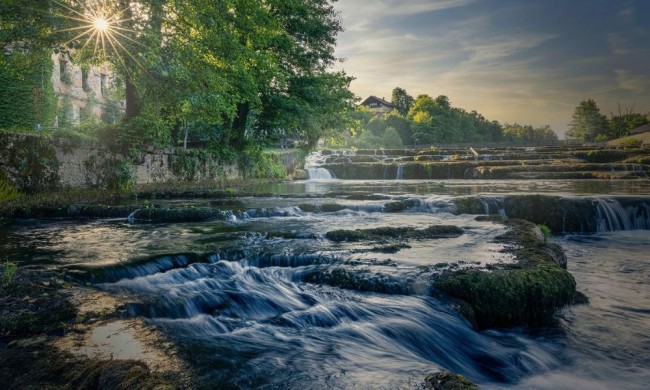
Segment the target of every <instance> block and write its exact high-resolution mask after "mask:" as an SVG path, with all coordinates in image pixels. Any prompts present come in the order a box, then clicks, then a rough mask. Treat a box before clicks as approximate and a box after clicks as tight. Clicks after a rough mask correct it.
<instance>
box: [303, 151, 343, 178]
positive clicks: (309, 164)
mask: <svg viewBox="0 0 650 390" xmlns="http://www.w3.org/2000/svg"><path fill="white" fill-rule="evenodd" d="M325 159H326V156H323V154H322V152H320V151H317V152H312V153H310V154H309V155H308V156H307V158H305V170H306V171H307V174H308V175H309V180H328V179H335V178H336V177H335V176H334V175H333V174H332V172H330V171H328V170H327V169H325V168H323V167H321V165H323V164H324V163H325Z"/></svg>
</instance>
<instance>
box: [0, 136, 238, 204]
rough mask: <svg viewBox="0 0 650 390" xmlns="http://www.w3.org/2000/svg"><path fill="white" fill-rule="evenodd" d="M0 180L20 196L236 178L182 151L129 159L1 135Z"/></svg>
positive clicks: (65, 143)
mask: <svg viewBox="0 0 650 390" xmlns="http://www.w3.org/2000/svg"><path fill="white" fill-rule="evenodd" d="M0 177H5V178H6V180H9V181H10V182H11V183H12V184H13V185H14V186H15V187H17V188H18V189H20V190H21V191H23V192H38V191H43V190H48V189H52V188H72V187H74V188H111V187H114V188H118V187H124V186H125V185H129V184H135V185H141V184H155V183H178V182H183V181H216V180H230V179H237V178H239V177H240V173H239V171H238V169H237V167H236V166H233V165H221V164H219V162H217V161H215V160H212V159H209V158H207V157H205V156H203V157H202V158H198V157H196V156H195V155H193V154H192V153H187V152H184V151H182V150H175V149H163V150H155V149H153V148H150V149H147V150H143V151H141V152H140V154H139V155H138V156H136V157H127V156H125V155H123V154H120V153H116V152H113V151H110V150H107V149H105V148H101V147H98V146H96V145H92V144H88V143H83V142H79V141H75V140H70V139H63V138H50V137H44V136H38V135H34V134H16V133H9V132H0Z"/></svg>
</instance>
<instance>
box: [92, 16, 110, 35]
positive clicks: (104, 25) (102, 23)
mask: <svg viewBox="0 0 650 390" xmlns="http://www.w3.org/2000/svg"><path fill="white" fill-rule="evenodd" d="M93 25H94V26H95V29H96V30H98V31H100V32H105V31H106V30H108V29H110V28H111V25H110V24H109V23H108V22H107V21H106V19H104V18H103V17H101V16H100V17H98V18H97V19H95V20H94V21H93Z"/></svg>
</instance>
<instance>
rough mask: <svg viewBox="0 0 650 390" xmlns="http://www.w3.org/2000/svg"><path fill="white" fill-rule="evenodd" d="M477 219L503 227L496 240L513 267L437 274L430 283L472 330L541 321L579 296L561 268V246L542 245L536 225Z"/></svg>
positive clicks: (562, 266) (563, 264)
mask: <svg viewBox="0 0 650 390" xmlns="http://www.w3.org/2000/svg"><path fill="white" fill-rule="evenodd" d="M478 218H490V219H492V220H494V221H496V222H500V223H504V224H505V225H506V226H508V227H509V231H508V232H507V233H505V234H504V235H502V236H500V237H498V238H497V241H498V242H501V243H503V244H505V245H506V248H507V249H506V250H507V251H508V252H510V253H512V254H513V255H514V256H515V258H516V259H517V260H518V261H517V263H515V264H514V265H504V266H501V267H499V269H496V270H492V271H485V270H476V269H474V270H461V271H454V272H447V273H442V274H441V275H439V276H437V279H436V280H435V289H436V291H437V292H438V293H441V294H444V295H446V296H449V297H451V298H454V299H456V300H458V303H459V309H460V312H461V313H462V314H463V316H465V317H466V318H467V319H468V320H469V321H470V322H471V323H473V324H474V325H475V326H476V327H477V328H478V329H486V328H493V327H510V326H521V325H524V326H525V325H535V324H540V323H546V322H549V321H550V320H552V317H553V314H554V313H555V311H556V310H557V309H559V308H561V307H564V306H566V305H569V304H571V303H574V302H576V298H577V297H579V296H581V294H580V293H577V292H576V282H575V280H574V279H573V276H571V274H570V273H569V272H568V271H567V270H566V269H565V268H564V267H566V256H565V254H564V252H563V250H562V248H561V247H560V246H559V245H557V244H552V243H547V242H545V240H544V235H543V234H542V232H541V231H540V229H539V227H538V226H536V225H535V224H533V223H530V222H527V221H524V220H518V219H508V220H506V219H502V218H500V217H478Z"/></svg>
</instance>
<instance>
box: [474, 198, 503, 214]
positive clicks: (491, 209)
mask: <svg viewBox="0 0 650 390" xmlns="http://www.w3.org/2000/svg"><path fill="white" fill-rule="evenodd" d="M478 199H479V201H480V202H481V204H482V205H483V208H484V209H485V214H486V215H490V214H499V215H500V216H502V217H507V215H506V208H505V204H504V202H503V198H487V197H483V196H482V197H479V198H478Z"/></svg>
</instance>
